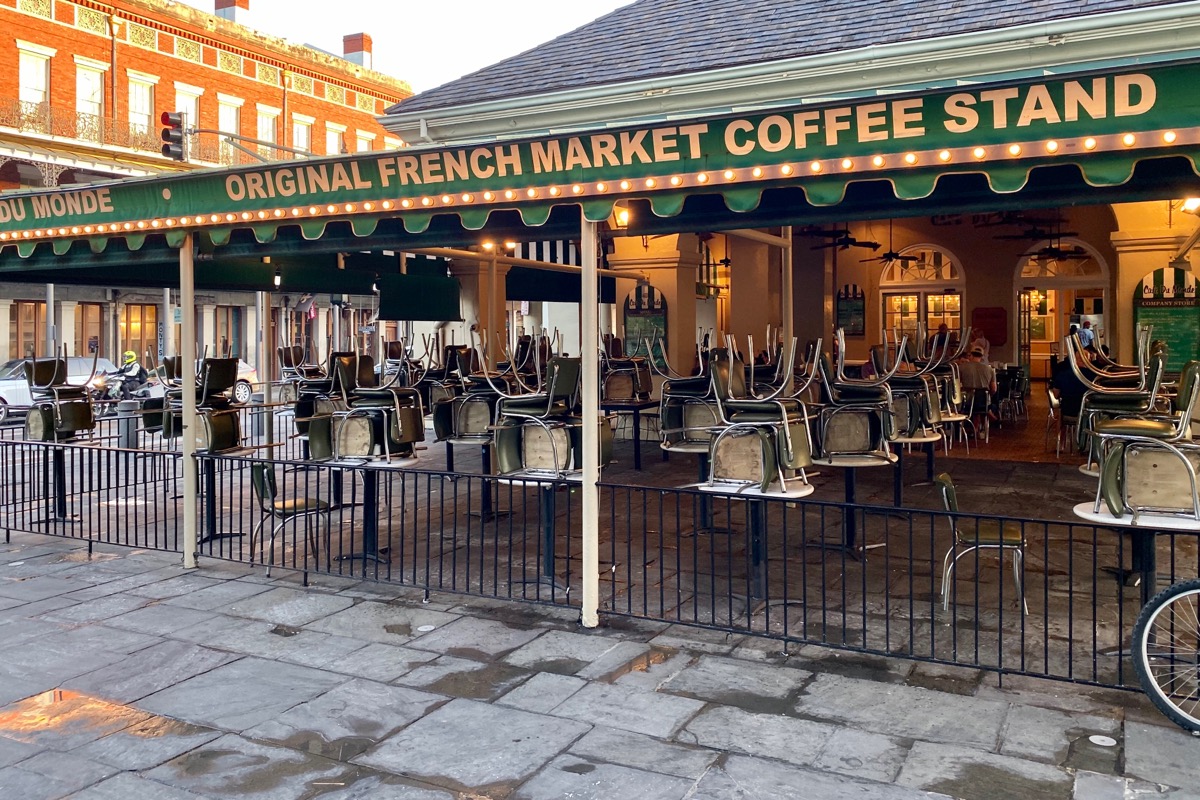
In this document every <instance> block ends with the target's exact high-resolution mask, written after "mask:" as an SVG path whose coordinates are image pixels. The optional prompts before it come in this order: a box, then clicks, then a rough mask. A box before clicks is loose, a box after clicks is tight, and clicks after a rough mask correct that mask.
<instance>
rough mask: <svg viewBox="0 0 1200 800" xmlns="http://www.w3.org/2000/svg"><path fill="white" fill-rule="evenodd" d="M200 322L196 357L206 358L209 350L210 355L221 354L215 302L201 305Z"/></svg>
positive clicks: (197, 333)
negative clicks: (218, 342) (218, 344)
mask: <svg viewBox="0 0 1200 800" xmlns="http://www.w3.org/2000/svg"><path fill="white" fill-rule="evenodd" d="M198 322H199V323H200V324H199V325H197V326H196V328H197V330H196V358H204V355H205V352H206V351H207V354H208V356H209V357H210V358H211V357H214V356H219V355H220V352H218V350H217V307H216V305H214V304H210V303H205V304H204V305H201V306H200V319H199V320H198Z"/></svg>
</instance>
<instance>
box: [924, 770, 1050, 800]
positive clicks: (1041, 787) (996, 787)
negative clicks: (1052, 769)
mask: <svg viewBox="0 0 1200 800" xmlns="http://www.w3.org/2000/svg"><path fill="white" fill-rule="evenodd" d="M923 788H925V789H927V790H929V791H933V792H943V793H945V794H948V795H950V796H952V797H967V798H970V799H971V800H1009V798H1013V797H1020V798H1021V800H1069V798H1070V797H1071V792H1072V782H1071V781H1070V780H1064V781H1059V782H1050V781H1036V780H1033V779H1031V778H1026V777H1025V776H1023V775H1017V774H1016V773H1014V772H1008V771H1006V770H1002V769H997V768H996V767H993V766H989V765H987V764H965V765H963V766H962V768H961V772H960V774H959V775H958V776H957V777H954V778H947V779H945V780H941V781H937V782H936V783H934V784H932V785H930V786H926V787H923Z"/></svg>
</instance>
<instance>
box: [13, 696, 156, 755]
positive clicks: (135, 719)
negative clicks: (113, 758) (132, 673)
mask: <svg viewBox="0 0 1200 800" xmlns="http://www.w3.org/2000/svg"><path fill="white" fill-rule="evenodd" d="M149 716H150V715H149V714H147V713H146V712H144V711H138V710H137V709H135V708H131V707H129V706H124V705H118V704H116V703H110V702H108V701H106V700H101V699H99V698H98V697H92V696H90V695H86V694H80V693H79V692H72V691H69V690H66V689H51V690H50V691H48V692H42V693H41V694H35V695H33V696H32V697H27V698H25V699H24V700H20V701H18V702H16V703H13V704H11V705H9V706H6V707H5V708H3V709H0V736H3V737H5V738H7V739H13V740H15V741H18V742H30V743H32V742H37V741H42V740H46V739H47V738H51V737H54V736H62V737H64V738H66V737H70V736H77V735H80V734H87V733H95V734H97V735H96V736H94V737H93V738H99V737H100V736H104V735H107V734H109V733H115V732H117V731H119V730H122V729H125V728H128V727H129V726H130V725H132V724H134V723H141V722H142V721H144V720H145V719H146V718H147V717H149Z"/></svg>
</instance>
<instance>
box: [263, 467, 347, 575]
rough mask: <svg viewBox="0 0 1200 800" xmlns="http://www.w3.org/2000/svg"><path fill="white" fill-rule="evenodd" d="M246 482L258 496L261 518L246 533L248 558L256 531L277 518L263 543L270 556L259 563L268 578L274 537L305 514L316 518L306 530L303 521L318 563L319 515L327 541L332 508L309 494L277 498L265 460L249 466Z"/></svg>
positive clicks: (276, 486) (277, 487) (272, 472)
mask: <svg viewBox="0 0 1200 800" xmlns="http://www.w3.org/2000/svg"><path fill="white" fill-rule="evenodd" d="M250 482H251V484H252V485H253V487H254V496H255V497H257V498H258V504H259V508H260V509H262V512H263V516H262V518H261V519H260V520H259V521H258V524H257V525H255V526H254V530H253V531H251V533H250V558H251V559H253V558H254V557H255V552H256V551H255V549H254V545H255V540H256V539H257V538H258V534H259V531H261V530H262V528H263V525H265V524H266V522H267V520H279V523H278V524H276V525H274V526H272V528H271V540H270V543H269V544H268V545H267V552H268V553H269V554H270V556H272V558H271V559H270V562H268V561H263V562H262V563H264V564H266V566H267V577H268V578H269V577H271V565H272V563H273V562H274V558H273V556H274V553H275V536H276V535H277V534H278V533H279V531H280V530H282V529H283V527H284V526H285V525H287V524H288V523H289V522H291V521H293V520H299V519H304V520H307V519H308V518H309V517H316V518H317V526H316V530H315V531H313V530H311V529H309V526H308V525H307V523H306V525H305V528H306V530H307V533H308V545H309V548H310V550H311V551H312V556H313V560H314V561H316V562H318V563H319V562H320V559H319V557H318V556H319V554H320V536H321V517H324V518H325V538H326V541H328V539H329V536H330V531H331V526H330V513H331V511H332V508H331V506H330V505H329V503H327V502H326V501H324V500H316V499H313V498H310V497H301V498H283V497H280V496H279V486H278V484H277V483H276V481H275V468H274V467H273V466H272V465H270V464H267V463H262V462H259V463H255V464H251V465H250Z"/></svg>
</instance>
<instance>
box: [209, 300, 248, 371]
mask: <svg viewBox="0 0 1200 800" xmlns="http://www.w3.org/2000/svg"><path fill="white" fill-rule="evenodd" d="M213 319H214V323H215V325H216V330H215V331H214V333H215V334H216V345H217V353H218V355H220V356H221V358H245V354H244V353H243V352H242V307H241V306H217V308H216V311H215V313H214V315H213Z"/></svg>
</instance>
